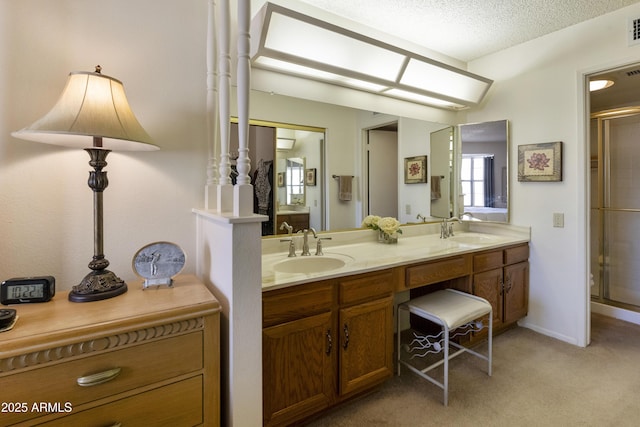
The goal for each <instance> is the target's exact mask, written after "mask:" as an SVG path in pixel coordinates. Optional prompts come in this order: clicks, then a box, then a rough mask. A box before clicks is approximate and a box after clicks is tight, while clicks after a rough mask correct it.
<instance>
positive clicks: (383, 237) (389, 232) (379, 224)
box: [362, 215, 402, 243]
mask: <svg viewBox="0 0 640 427" xmlns="http://www.w3.org/2000/svg"><path fill="white" fill-rule="evenodd" d="M362 227H363V228H371V229H372V230H378V232H379V238H378V240H379V241H381V242H385V243H396V242H397V241H398V237H397V235H398V234H402V230H401V229H400V221H398V220H397V219H395V218H393V217H390V216H385V217H379V216H377V215H368V216H367V217H366V218H365V219H364V220H363V221H362Z"/></svg>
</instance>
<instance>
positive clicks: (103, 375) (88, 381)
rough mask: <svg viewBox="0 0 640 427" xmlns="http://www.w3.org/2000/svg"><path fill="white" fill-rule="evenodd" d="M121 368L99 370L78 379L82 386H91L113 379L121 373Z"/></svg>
mask: <svg viewBox="0 0 640 427" xmlns="http://www.w3.org/2000/svg"><path fill="white" fill-rule="evenodd" d="M120 371H121V369H120V368H113V369H109V370H108V371H103V372H98V373H97V374H91V375H87V376H86V377H80V378H78V379H77V380H76V382H77V383H78V385H79V386H81V387H91V386H94V385H98V384H102V383H106V382H107V381H111V380H112V379H114V378H115V377H117V376H118V374H120Z"/></svg>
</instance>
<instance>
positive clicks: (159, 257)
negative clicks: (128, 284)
mask: <svg viewBox="0 0 640 427" xmlns="http://www.w3.org/2000/svg"><path fill="white" fill-rule="evenodd" d="M185 261H186V255H185V254H184V251H183V250H182V248H181V247H180V246H178V245H176V244H175V243H171V242H155V243H150V244H148V245H146V246H144V247H142V248H141V249H140V250H138V252H136V254H135V255H134V256H133V261H132V267H133V271H135V272H136V274H137V275H138V276H140V277H142V278H143V279H144V283H143V285H142V288H143V289H146V288H148V287H149V286H160V285H167V286H169V287H171V286H173V277H175V276H176V275H178V274H179V273H180V272H181V271H182V269H183V268H184V264H185Z"/></svg>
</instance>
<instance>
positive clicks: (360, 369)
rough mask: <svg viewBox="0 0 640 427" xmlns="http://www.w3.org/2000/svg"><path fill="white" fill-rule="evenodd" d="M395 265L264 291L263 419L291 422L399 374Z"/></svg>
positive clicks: (267, 421)
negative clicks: (395, 362)
mask: <svg viewBox="0 0 640 427" xmlns="http://www.w3.org/2000/svg"><path fill="white" fill-rule="evenodd" d="M393 278H394V275H393V274H392V270H391V269H389V270H384V271H381V272H374V273H365V274H360V275H355V276H348V277H344V278H340V279H335V280H326V281H320V282H315V283H309V284H303V285H297V286H293V287H290V288H285V289H280V290H273V291H268V292H265V293H264V294H263V338H262V343H263V418H264V419H263V421H264V425H265V426H275V425H289V424H292V423H294V422H296V421H299V420H302V419H304V418H307V417H309V416H311V415H313V414H315V413H317V412H320V411H322V410H323V409H326V408H328V407H329V406H332V405H334V404H337V403H339V402H341V401H342V400H345V399H347V398H349V397H351V396H353V395H355V394H357V393H359V392H362V391H364V390H367V389H369V388H371V387H372V386H375V385H377V384H379V383H380V382H382V381H383V380H385V379H387V378H389V377H391V375H392V374H393V288H394V281H393Z"/></svg>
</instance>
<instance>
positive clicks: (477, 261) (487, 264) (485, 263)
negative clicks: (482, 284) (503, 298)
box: [473, 250, 503, 273]
mask: <svg viewBox="0 0 640 427" xmlns="http://www.w3.org/2000/svg"><path fill="white" fill-rule="evenodd" d="M502 261H503V259H502V250H499V251H493V252H484V253H481V254H477V255H474V256H473V271H474V272H475V273H477V272H479V271H486V270H492V269H494V268H500V267H502Z"/></svg>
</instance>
